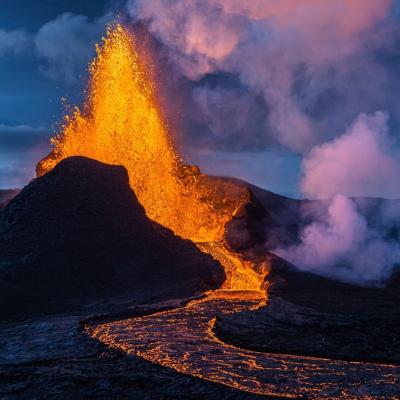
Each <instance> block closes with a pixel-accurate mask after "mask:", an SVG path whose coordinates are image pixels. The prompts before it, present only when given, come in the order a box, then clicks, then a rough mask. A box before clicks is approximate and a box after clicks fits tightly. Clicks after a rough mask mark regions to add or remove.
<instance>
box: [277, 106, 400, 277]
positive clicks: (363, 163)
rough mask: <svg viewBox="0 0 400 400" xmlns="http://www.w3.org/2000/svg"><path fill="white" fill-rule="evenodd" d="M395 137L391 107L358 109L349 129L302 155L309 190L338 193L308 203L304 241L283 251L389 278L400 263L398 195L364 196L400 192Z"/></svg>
mask: <svg viewBox="0 0 400 400" xmlns="http://www.w3.org/2000/svg"><path fill="white" fill-rule="evenodd" d="M393 144H394V143H393V139H392V138H391V137H390V136H389V128H388V115H387V114H386V113H383V112H376V113H375V114H373V115H366V114H362V115H360V116H359V117H358V118H357V119H356V121H355V122H354V124H353V125H352V126H351V127H350V128H349V129H348V131H347V132H346V133H345V134H344V135H342V136H340V137H339V138H336V139H334V140H333V141H331V142H327V143H324V144H322V145H320V146H316V147H315V148H313V149H312V150H311V152H310V153H309V155H308V156H307V157H306V158H305V159H304V161H303V180H302V188H303V192H304V193H305V194H306V195H310V196H312V197H314V198H320V199H321V198H322V199H329V198H331V197H332V196H333V198H332V200H328V201H325V202H319V203H313V206H312V207H306V208H305V209H304V210H303V214H304V215H307V217H308V218H310V216H311V218H312V219H313V222H312V223H310V224H308V225H307V226H306V227H305V228H304V229H303V230H302V232H301V234H300V243H299V244H298V245H294V246H291V247H289V248H286V249H278V250H276V252H277V254H279V255H281V256H282V257H284V258H286V259H287V260H289V261H291V262H292V263H294V264H295V265H297V266H299V267H300V268H302V269H305V270H310V271H313V272H316V273H320V274H322V275H326V276H331V277H332V276H333V277H335V278H338V279H341V280H344V281H348V282H353V283H361V284H362V283H367V284H376V285H379V284H382V283H383V282H384V281H385V280H386V279H387V278H389V277H390V275H391V273H392V271H393V268H394V267H395V266H396V265H400V242H399V239H400V238H399V232H400V231H399V228H400V201H396V200H393V201H390V200H377V199H371V198H368V197H365V196H370V195H371V194H374V193H381V194H382V195H385V196H387V197H400V187H399V184H398V178H399V176H400V161H399V160H400V157H399V155H398V154H396V152H395V151H393V150H392V149H393ZM348 196H358V197H356V198H350V197H348ZM360 196H363V197H360Z"/></svg>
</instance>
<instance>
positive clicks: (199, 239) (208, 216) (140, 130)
mask: <svg viewBox="0 0 400 400" xmlns="http://www.w3.org/2000/svg"><path fill="white" fill-rule="evenodd" d="M145 58H146V57H140V56H139V53H138V51H137V49H136V44H135V38H134V37H133V35H132V34H131V33H130V32H129V31H128V30H127V29H125V28H124V27H122V26H121V25H119V24H117V25H115V26H113V27H110V28H109V29H108V31H107V36H106V37H105V38H103V41H102V43H101V44H100V45H98V46H97V57H96V59H95V60H94V61H93V62H92V63H91V64H90V67H89V68H90V75H91V78H90V84H89V90H88V93H87V98H86V101H85V103H84V106H83V108H82V110H80V109H78V108H76V109H75V110H74V112H73V113H72V115H69V116H67V117H66V118H65V123H64V125H63V127H62V130H61V133H60V134H59V135H57V136H56V137H55V138H53V140H52V144H53V151H52V153H51V154H50V155H49V156H48V157H47V158H45V159H44V160H43V161H41V163H40V164H39V165H38V174H39V175H40V174H43V173H45V172H47V171H49V170H51V169H52V168H53V167H54V166H55V165H56V164H57V163H58V162H59V161H60V160H62V159H64V158H66V157H70V156H75V155H81V156H86V157H90V158H93V159H97V160H100V161H102V162H105V163H108V164H118V165H124V166H125V167H126V168H127V170H128V173H129V177H130V185H131V187H132V189H133V190H134V191H135V193H136V195H137V197H138V199H139V201H140V202H141V204H142V205H143V206H144V208H145V210H146V213H147V215H148V217H149V218H151V219H153V220H155V221H157V222H158V223H160V224H162V225H164V226H166V227H168V228H170V229H172V230H173V231H174V232H175V233H176V234H177V235H179V236H181V237H183V238H186V239H190V240H192V241H193V242H195V243H196V244H197V245H198V246H199V248H201V249H202V250H203V251H205V252H208V253H210V254H212V255H213V257H214V258H217V259H218V260H220V261H221V263H222V264H223V265H224V267H225V271H226V275H227V280H226V282H225V284H224V288H226V289H236V290H256V291H260V290H261V289H262V287H263V283H264V277H265V274H266V271H265V269H264V268H260V269H259V271H258V272H256V271H255V270H254V269H253V268H252V265H250V263H248V262H245V261H243V260H242V259H241V258H240V257H239V256H238V255H235V254H233V253H230V252H229V251H228V250H227V249H226V247H225V245H224V240H223V237H224V227H225V224H226V222H228V221H229V220H230V219H231V218H232V217H233V216H234V215H235V213H237V211H238V210H239V209H240V208H241V207H242V205H243V204H245V203H247V202H248V201H249V194H248V191H247V190H246V189H245V188H244V187H241V186H238V185H234V184H232V183H229V182H227V181H224V180H222V179H217V178H210V177H208V176H206V175H203V174H201V173H200V171H199V170H198V169H197V168H196V167H191V166H187V165H184V164H183V163H182V161H181V160H180V158H179V157H178V155H177V153H176V151H175V150H174V147H173V145H172V143H171V141H170V139H169V138H170V135H169V132H168V129H167V127H166V124H165V123H164V120H163V118H162V114H161V112H160V108H159V106H158V104H157V101H156V96H155V87H154V85H153V83H152V80H151V79H150V76H149V74H148V73H147V72H146V71H148V70H149V68H148V67H147V66H146V60H145Z"/></svg>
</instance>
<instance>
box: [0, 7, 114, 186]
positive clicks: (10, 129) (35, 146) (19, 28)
mask: <svg viewBox="0 0 400 400" xmlns="http://www.w3.org/2000/svg"><path fill="white" fill-rule="evenodd" d="M114 4H115V2H114ZM109 10H111V8H110V4H109V2H108V1H107V0H96V1H80V0H40V1H32V0H2V1H1V5H0V188H4V187H11V186H22V185H23V184H25V183H26V182H27V181H28V180H29V179H30V178H31V177H32V176H33V166H34V164H35V161H36V160H37V159H38V158H40V157H42V156H43V155H44V154H46V152H47V151H48V146H47V143H48V138H49V137H50V136H51V133H52V132H53V131H54V130H55V129H56V125H57V123H58V122H59V121H60V120H61V118H62V114H63V106H62V102H61V98H62V97H65V98H67V99H68V101H70V102H71V103H77V102H79V101H80V99H81V94H82V87H83V82H84V81H85V68H86V67H85V66H86V64H87V61H88V60H89V58H90V56H91V55H92V54H93V42H95V41H97V40H98V39H99V36H100V35H101V31H102V29H103V28H104V22H103V21H98V19H99V18H102V16H104V14H105V13H106V12H108V11H109ZM65 13H69V14H65ZM62 15H69V16H70V18H66V19H65V21H64V24H63V25H62V24H61V23H59V24H58V25H60V27H59V28H57V27H56V26H55V25H54V26H53V27H50V29H49V30H48V31H47V32H43V29H44V27H45V26H46V24H49V23H51V21H59V19H60V16H62ZM77 16H81V20H79V19H77ZM83 16H84V17H83ZM82 18H85V19H82ZM57 29H58V32H57ZM41 30H42V34H41V36H40V32H41ZM63 30H64V32H63ZM71 32H72V33H71ZM74 32H75V33H74ZM57 34H59V35H60V37H59V38H56V37H55V36H56V35H57ZM71 34H72V35H75V36H74V37H79V35H81V34H82V40H85V38H88V39H89V40H88V41H87V43H84V45H83V46H82V48H81V49H80V51H79V52H78V53H77V54H74V55H72V57H75V58H76V60H75V61H76V62H75V64H74V62H71V60H70V59H68V58H67V59H66V60H63V59H62V58H60V54H61V53H62V48H63V46H65V45H66V44H67V42H68V40H69V39H70V38H71V36H70V35H71ZM37 40H40V42H37ZM46 46H47V47H46ZM64 63H65V65H63V64H64ZM64 67H65V68H67V69H68V68H70V69H71V71H69V72H68V73H70V75H73V76H74V78H73V79H70V78H68V76H67V75H66V72H65V73H63V68H64ZM58 69H60V71H61V72H59V71H57V70H58ZM66 71H67V70H66Z"/></svg>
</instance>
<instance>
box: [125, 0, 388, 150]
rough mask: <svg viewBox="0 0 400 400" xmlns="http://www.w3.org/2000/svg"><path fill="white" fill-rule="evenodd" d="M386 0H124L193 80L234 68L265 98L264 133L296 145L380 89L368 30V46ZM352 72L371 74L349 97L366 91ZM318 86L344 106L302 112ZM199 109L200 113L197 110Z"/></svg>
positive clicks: (316, 99)
mask: <svg viewBox="0 0 400 400" xmlns="http://www.w3.org/2000/svg"><path fill="white" fill-rule="evenodd" d="M392 4H393V1H392V0H302V1H301V0H251V1H242V0H191V1H186V0H129V1H128V3H127V9H128V12H129V14H130V15H131V17H132V19H133V20H134V21H140V22H143V23H144V24H146V26H147V28H148V30H149V31H150V32H151V33H152V34H153V35H154V36H155V37H157V38H158V39H159V40H160V41H161V42H162V43H163V45H164V47H165V48H166V49H167V51H168V54H169V56H170V58H171V60H172V62H173V63H174V64H175V66H176V67H177V68H176V69H177V70H179V71H180V73H181V74H182V75H184V76H185V77H187V78H188V79H190V80H192V81H194V82H198V81H200V80H201V78H203V77H205V76H206V75H207V74H212V73H227V74H233V75H235V76H238V77H239V79H240V82H241V84H242V86H244V87H245V88H246V90H249V91H250V92H251V93H252V94H254V96H261V97H262V98H263V100H264V103H265V111H266V112H265V114H266V115H267V117H266V121H265V123H264V132H265V133H264V135H265V137H266V140H265V143H268V142H270V141H271V140H270V139H271V138H272V139H273V140H274V141H276V142H278V143H279V144H281V145H283V146H285V147H287V148H289V149H290V150H293V151H295V152H298V153H303V152H307V151H308V150H309V149H310V148H311V147H312V146H313V145H315V144H316V143H320V142H321V136H322V137H325V133H324V132H325V128H326V126H331V125H332V122H334V123H335V124H337V125H339V128H338V129H344V126H346V125H348V123H349V122H350V119H353V118H354V117H355V115H357V114H359V113H360V112H363V111H366V110H364V109H360V107H361V105H360V103H367V104H369V103H370V102H372V101H375V100H376V99H377V98H378V99H379V98H381V91H382V90H383V88H384V85H385V84H386V82H385V79H386V75H385V74H384V73H382V71H380V70H379V68H378V67H377V66H376V62H375V61H374V58H371V57H369V50H368V49H370V46H371V43H372V39H371V36H372V37H373V38H374V46H375V47H376V46H379V43H381V42H385V41H386V39H387V38H386V36H385V35H386V34H382V33H381V32H378V31H377V27H378V26H379V25H380V23H381V22H382V21H383V20H385V18H388V17H389V15H390V10H391V6H392ZM299 71H303V75H302V76H299ZM357 72H358V74H357ZM300 75H301V74H300ZM361 75H363V76H367V75H368V76H370V78H368V85H367V86H368V93H364V97H363V100H362V101H361V102H360V101H357V102H356V101H354V96H357V94H358V92H362V91H364V92H366V91H367V89H364V86H365V85H364V82H365V81H363V82H360V80H361ZM299 81H301V82H302V84H301V85H300V86H301V88H300V89H298V86H299ZM374 82H375V83H374ZM348 87H352V88H351V89H349V90H348ZM213 90H215V91H216V92H220V93H217V94H216V95H215V96H219V97H221V96H222V95H225V96H229V95H230V93H232V91H231V92H229V91H226V90H225V91H221V89H220V88H219V87H218V86H216V87H214V88H213ZM296 90H297V91H296ZM299 90H300V93H298V91H299ZM346 90H347V91H346ZM327 92H328V93H333V95H336V94H338V95H339V96H341V97H342V98H343V100H342V103H345V104H343V108H344V109H345V110H346V112H345V113H344V115H343V117H342V118H341V119H340V121H339V122H337V120H338V118H337V117H336V116H335V115H333V114H334V113H332V114H330V115H323V114H322V113H320V114H321V115H320V116H317V117H315V116H314V115H311V114H315V111H314V110H315V109H318V108H319V107H320V103H321V101H322V100H321V98H322V99H323V98H324V96H326V93H327ZM371 93H373V96H372V95H371ZM322 102H323V101H322ZM227 103H233V102H232V101H227ZM332 104H335V103H334V101H332ZM381 108H384V107H381ZM335 111H336V110H335ZM198 113H199V118H200V117H201V110H198ZM206 118H207V116H205V120H206ZM331 128H332V126H331ZM334 128H335V129H336V128H337V127H336V126H335V127H334ZM224 129H229V127H228V126H226V127H221V134H223V130H224ZM333 134H337V132H334V133H333ZM228 136H229V135H228Z"/></svg>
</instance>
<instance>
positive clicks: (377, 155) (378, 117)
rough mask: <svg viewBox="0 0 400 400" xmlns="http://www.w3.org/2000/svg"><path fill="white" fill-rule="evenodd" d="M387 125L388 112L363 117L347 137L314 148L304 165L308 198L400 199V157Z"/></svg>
mask: <svg viewBox="0 0 400 400" xmlns="http://www.w3.org/2000/svg"><path fill="white" fill-rule="evenodd" d="M387 123H388V115H387V114H386V113H384V112H376V113H375V114H373V115H366V114H362V115H360V116H359V117H358V118H357V120H356V121H355V122H354V124H353V125H352V126H351V127H350V128H349V129H348V131H347V132H346V133H345V134H344V135H342V136H340V137H338V138H336V139H334V140H333V141H331V142H327V143H324V144H322V145H320V146H316V147H314V148H313V149H312V150H311V152H310V154H309V155H308V156H307V157H306V158H305V159H304V161H303V180H302V182H301V187H302V191H303V192H304V194H305V195H307V196H310V197H313V198H331V197H333V196H334V195H336V194H342V195H346V196H358V197H360V196H370V197H373V196H378V195H379V196H380V197H388V198H400V185H399V177H400V153H398V152H396V151H394V150H393V146H392V145H393V143H392V139H391V137H390V136H389V132H388V126H387Z"/></svg>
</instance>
